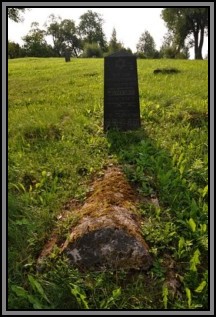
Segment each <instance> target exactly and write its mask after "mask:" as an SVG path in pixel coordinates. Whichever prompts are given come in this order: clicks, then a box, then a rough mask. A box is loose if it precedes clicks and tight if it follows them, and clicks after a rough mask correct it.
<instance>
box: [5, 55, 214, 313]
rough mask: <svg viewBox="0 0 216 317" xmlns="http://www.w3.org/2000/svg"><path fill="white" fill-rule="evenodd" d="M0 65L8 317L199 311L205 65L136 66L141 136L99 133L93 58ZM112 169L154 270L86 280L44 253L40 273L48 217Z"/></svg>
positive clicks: (204, 254) (204, 231) (203, 290)
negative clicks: (118, 169) (122, 177)
mask: <svg viewBox="0 0 216 317" xmlns="http://www.w3.org/2000/svg"><path fill="white" fill-rule="evenodd" d="M8 62H9V67H8V101H9V103H8V109H9V110H8V192H9V194H8V242H9V244H8V246H9V247H8V250H9V254H8V277H9V281H8V308H9V309H40V308H43V309H50V308H53V309H60V310H61V309H70V310H73V309H149V310H151V309H164V308H165V309H166V308H167V309H208V86H207V85H208V80H207V78H208V69H207V68H208V64H207V61H189V60H188V61H181V60H138V76H139V91H140V108H141V118H142V128H141V129H140V130H139V131H134V132H127V133H118V132H115V131H113V132H110V133H107V134H106V135H104V133H103V60H102V59H72V61H71V62H70V63H65V62H64V59H58V58H47V59H42V58H41V59H39V58H25V59H15V60H9V61H8ZM157 68H175V69H178V70H179V72H178V73H176V74H153V71H154V69H157ZM110 161H116V162H118V163H119V164H121V165H122V166H123V169H124V172H125V174H126V175H127V177H128V179H129V180H130V181H131V182H132V183H133V184H134V186H135V187H136V189H137V191H138V192H139V193H140V195H141V196H142V197H143V198H144V201H146V202H145V203H143V204H140V213H141V215H142V217H143V220H144V221H143V225H142V230H143V236H144V238H145V240H146V241H147V243H148V244H149V246H150V251H151V254H152V256H153V257H154V265H153V267H152V268H151V269H150V270H149V271H148V272H124V271H118V272H89V273H85V274H83V273H80V272H78V271H77V270H76V269H74V268H71V267H70V266H68V265H67V259H65V258H62V257H61V258H59V257H58V256H57V254H58V252H56V253H55V252H53V253H52V254H51V256H50V257H49V258H48V260H47V262H46V263H45V265H44V267H43V270H42V271H38V270H37V269H36V259H37V257H38V255H39V254H40V252H41V250H42V248H43V245H44V244H45V242H46V241H47V239H48V238H49V236H50V234H51V232H52V230H53V228H54V227H55V226H56V225H57V223H58V220H57V216H58V215H59V213H60V212H61V210H63V208H64V206H65V204H66V203H67V202H68V201H69V200H70V199H77V200H78V201H80V202H82V201H84V199H85V196H86V193H87V192H88V189H89V183H90V180H91V178H92V175H94V174H95V173H97V172H100V171H101V170H102V168H103V166H104V165H106V164H107V163H108V162H110ZM152 197H157V199H158V201H159V207H158V206H155V205H154V204H153V203H152V202H151V198H152ZM61 230H62V231H63V232H64V234H67V232H68V231H69V228H67V226H66V227H64V228H62V229H61ZM175 285H178V286H175Z"/></svg>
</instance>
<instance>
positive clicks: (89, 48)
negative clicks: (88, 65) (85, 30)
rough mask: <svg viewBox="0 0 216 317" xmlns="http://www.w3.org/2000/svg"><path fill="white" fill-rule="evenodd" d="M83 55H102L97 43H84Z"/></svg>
mask: <svg viewBox="0 0 216 317" xmlns="http://www.w3.org/2000/svg"><path fill="white" fill-rule="evenodd" d="M82 56H83V57H102V56H103V52H102V50H101V48H100V46H99V45H98V44H97V43H86V44H85V46H84V51H83V55H82Z"/></svg>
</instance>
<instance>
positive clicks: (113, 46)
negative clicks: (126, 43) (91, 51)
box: [108, 28, 123, 54]
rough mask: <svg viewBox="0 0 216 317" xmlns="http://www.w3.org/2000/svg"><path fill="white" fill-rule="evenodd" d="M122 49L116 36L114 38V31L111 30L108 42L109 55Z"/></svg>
mask: <svg viewBox="0 0 216 317" xmlns="http://www.w3.org/2000/svg"><path fill="white" fill-rule="evenodd" d="M122 48H123V44H122V43H120V42H118V40H117V36H116V29H115V28H113V31H112V34H111V38H110V41H109V46H108V50H109V53H110V54H111V53H114V52H117V51H119V50H120V49H122Z"/></svg>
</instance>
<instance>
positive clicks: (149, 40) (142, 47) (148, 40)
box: [136, 31, 156, 58]
mask: <svg viewBox="0 0 216 317" xmlns="http://www.w3.org/2000/svg"><path fill="white" fill-rule="evenodd" d="M136 48H137V53H138V55H139V54H140V53H143V54H144V56H145V57H146V58H154V57H155V53H156V48H155V41H154V39H153V37H152V36H151V34H150V33H149V32H148V31H145V32H144V33H142V35H141V36H140V38H139V42H138V44H137V46H136Z"/></svg>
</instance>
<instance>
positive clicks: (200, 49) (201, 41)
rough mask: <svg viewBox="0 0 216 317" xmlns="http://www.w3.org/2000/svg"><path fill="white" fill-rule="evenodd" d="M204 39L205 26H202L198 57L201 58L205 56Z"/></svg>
mask: <svg viewBox="0 0 216 317" xmlns="http://www.w3.org/2000/svg"><path fill="white" fill-rule="evenodd" d="M203 41H204V28H203V27H202V28H201V30H200V42H199V47H198V58H199V59H203V57H202V47H203Z"/></svg>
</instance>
